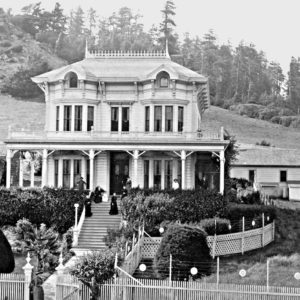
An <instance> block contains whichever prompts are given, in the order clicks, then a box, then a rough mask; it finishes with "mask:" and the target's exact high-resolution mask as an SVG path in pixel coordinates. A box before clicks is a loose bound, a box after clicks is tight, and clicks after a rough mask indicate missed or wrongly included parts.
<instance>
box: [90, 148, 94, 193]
mask: <svg viewBox="0 0 300 300" xmlns="http://www.w3.org/2000/svg"><path fill="white" fill-rule="evenodd" d="M89 158H90V191H93V190H94V158H95V150H93V149H90V151H89Z"/></svg>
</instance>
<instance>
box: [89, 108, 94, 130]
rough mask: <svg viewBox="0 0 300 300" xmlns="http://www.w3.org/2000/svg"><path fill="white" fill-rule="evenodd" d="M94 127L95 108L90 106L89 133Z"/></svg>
mask: <svg viewBox="0 0 300 300" xmlns="http://www.w3.org/2000/svg"><path fill="white" fill-rule="evenodd" d="M93 126H94V107H93V106H88V115H87V131H91V130H92V127H93Z"/></svg>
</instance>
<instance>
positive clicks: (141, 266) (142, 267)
mask: <svg viewBox="0 0 300 300" xmlns="http://www.w3.org/2000/svg"><path fill="white" fill-rule="evenodd" d="M146 269H147V267H146V265H145V264H140V266H139V270H140V271H141V272H145V271H146Z"/></svg>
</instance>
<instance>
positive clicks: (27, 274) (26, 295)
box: [23, 252, 33, 300]
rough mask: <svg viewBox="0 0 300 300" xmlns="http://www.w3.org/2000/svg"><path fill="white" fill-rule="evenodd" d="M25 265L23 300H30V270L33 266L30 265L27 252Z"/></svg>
mask: <svg viewBox="0 0 300 300" xmlns="http://www.w3.org/2000/svg"><path fill="white" fill-rule="evenodd" d="M26 261H27V264H26V265H25V266H24V267H23V270H24V274H25V283H24V300H29V298H30V289H29V286H30V283H31V275H32V269H33V266H32V265H31V264H30V261H31V259H30V255H29V252H28V254H27V258H26Z"/></svg>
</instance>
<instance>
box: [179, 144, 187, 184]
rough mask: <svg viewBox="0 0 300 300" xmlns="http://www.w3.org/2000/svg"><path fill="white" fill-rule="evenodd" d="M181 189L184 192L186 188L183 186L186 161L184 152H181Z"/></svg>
mask: <svg viewBox="0 0 300 300" xmlns="http://www.w3.org/2000/svg"><path fill="white" fill-rule="evenodd" d="M180 157H181V188H182V189H183V190H184V189H185V188H186V187H185V186H186V184H185V181H186V179H185V161H186V151H185V150H181V155H180Z"/></svg>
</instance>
